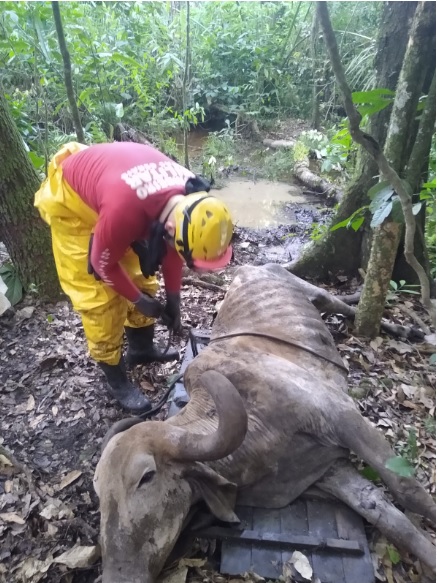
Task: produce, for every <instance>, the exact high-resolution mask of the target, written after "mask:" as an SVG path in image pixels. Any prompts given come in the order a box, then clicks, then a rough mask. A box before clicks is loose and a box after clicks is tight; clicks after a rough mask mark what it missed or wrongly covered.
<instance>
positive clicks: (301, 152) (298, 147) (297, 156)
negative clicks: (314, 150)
mask: <svg viewBox="0 0 437 583" xmlns="http://www.w3.org/2000/svg"><path fill="white" fill-rule="evenodd" d="M309 153H310V148H309V147H308V146H307V145H306V144H305V143H304V142H303V141H301V140H300V139H299V141H298V142H296V143H295V145H294V147H293V161H294V162H302V161H303V160H305V159H306V158H308V154H309Z"/></svg>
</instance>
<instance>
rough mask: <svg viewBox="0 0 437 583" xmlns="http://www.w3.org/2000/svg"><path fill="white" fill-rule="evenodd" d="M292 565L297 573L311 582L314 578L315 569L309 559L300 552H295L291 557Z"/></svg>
mask: <svg viewBox="0 0 437 583" xmlns="http://www.w3.org/2000/svg"><path fill="white" fill-rule="evenodd" d="M290 563H291V564H292V565H293V567H294V568H295V569H296V571H297V572H298V573H299V575H301V576H302V577H303V578H304V579H307V580H308V581H311V577H312V576H313V568H312V567H311V565H310V562H309V560H308V558H307V557H306V556H305V555H304V554H303V553H301V552H300V551H294V553H293V554H292V555H291V559H290Z"/></svg>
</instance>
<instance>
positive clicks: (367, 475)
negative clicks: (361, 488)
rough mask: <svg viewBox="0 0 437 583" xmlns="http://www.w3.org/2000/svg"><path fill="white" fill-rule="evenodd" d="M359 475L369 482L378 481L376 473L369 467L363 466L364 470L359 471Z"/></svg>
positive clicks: (378, 477)
mask: <svg viewBox="0 0 437 583" xmlns="http://www.w3.org/2000/svg"><path fill="white" fill-rule="evenodd" d="M360 474H361V475H362V476H364V477H365V478H367V479H368V480H370V481H371V482H378V481H379V480H380V476H379V474H378V472H377V471H376V470H374V469H373V468H372V467H371V466H364V468H362V469H361V470H360Z"/></svg>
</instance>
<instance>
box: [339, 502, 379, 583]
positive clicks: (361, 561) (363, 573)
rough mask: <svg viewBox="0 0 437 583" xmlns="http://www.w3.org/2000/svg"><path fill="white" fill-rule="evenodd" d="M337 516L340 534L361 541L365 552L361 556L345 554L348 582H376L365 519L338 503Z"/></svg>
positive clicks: (344, 565)
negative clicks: (365, 529) (364, 523)
mask: <svg viewBox="0 0 437 583" xmlns="http://www.w3.org/2000/svg"><path fill="white" fill-rule="evenodd" d="M335 518H336V522H337V532H338V536H339V537H342V538H348V539H350V540H356V541H358V542H359V543H361V545H362V547H363V549H364V554H363V555H362V556H361V557H354V556H352V555H345V554H344V555H342V556H343V568H344V573H345V578H346V583H374V581H375V575H374V571H373V565H372V559H371V558H370V552H369V547H368V545H367V538H366V533H365V531H364V525H363V520H362V518H361V516H359V515H358V514H356V513H355V512H354V511H353V510H352V509H351V508H349V507H348V506H346V505H344V504H342V503H337V504H336V508H335Z"/></svg>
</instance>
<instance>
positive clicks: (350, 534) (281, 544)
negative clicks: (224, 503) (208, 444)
mask: <svg viewBox="0 0 437 583" xmlns="http://www.w3.org/2000/svg"><path fill="white" fill-rule="evenodd" d="M208 342H209V332H208V331H205V330H193V331H191V333H190V342H189V343H188V345H187V348H186V351H185V356H184V359H183V362H182V366H181V372H183V371H184V370H185V368H186V367H187V366H188V364H189V363H190V362H191V360H192V359H193V358H194V357H195V356H196V355H197V354H198V353H199V352H200V351H201V350H202V349H203V348H204V347H205V346H206V345H207V344H208ZM187 402H188V395H187V394H186V392H185V388H184V385H183V382H182V381H180V382H178V383H176V386H175V389H174V390H173V392H172V403H171V405H170V409H169V416H171V415H174V414H175V413H177V412H178V411H179V410H180V409H181V408H183V407H184V406H185V405H186V403H187ZM235 511H236V514H237V516H238V518H239V519H240V520H241V524H240V525H239V526H238V527H229V526H223V525H221V526H213V527H208V528H206V529H203V530H200V531H196V532H195V533H192V534H193V535H195V536H196V537H197V538H206V539H217V540H220V541H221V563H220V572H221V573H224V574H227V575H243V574H244V573H246V572H253V573H256V574H257V575H260V576H261V577H264V578H266V579H278V577H279V576H280V575H282V572H283V565H284V563H285V562H287V561H288V560H289V559H290V558H291V555H292V554H293V552H294V551H295V550H298V551H300V552H302V553H303V554H304V555H305V556H306V557H307V558H308V560H309V562H310V563H311V566H312V568H313V572H314V575H315V576H316V577H318V578H319V579H320V581H321V583H374V581H375V578H374V572H373V565H372V560H371V558H370V553H369V547H368V544H367V538H366V534H365V531H364V524H363V520H362V518H361V517H360V516H359V515H358V514H356V513H355V512H354V511H353V510H352V509H350V508H349V507H348V506H346V505H344V504H343V503H341V502H337V501H335V500H333V499H326V498H325V499H324V498H322V497H317V498H314V497H311V496H301V497H300V498H298V499H297V500H295V501H294V502H293V503H292V504H290V505H288V506H286V507H285V508H280V509H266V508H254V507H251V506H238V507H237V508H236V510H235ZM295 580H296V581H302V582H303V581H305V579H302V578H299V576H296V577H295Z"/></svg>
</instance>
